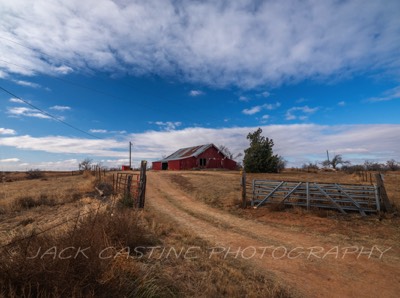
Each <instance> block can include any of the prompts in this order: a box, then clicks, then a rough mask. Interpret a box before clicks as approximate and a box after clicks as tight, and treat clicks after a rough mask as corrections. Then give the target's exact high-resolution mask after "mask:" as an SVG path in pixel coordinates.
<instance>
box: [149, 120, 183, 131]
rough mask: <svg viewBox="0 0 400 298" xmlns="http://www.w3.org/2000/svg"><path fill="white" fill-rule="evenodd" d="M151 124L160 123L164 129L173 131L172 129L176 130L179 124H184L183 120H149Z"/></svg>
mask: <svg viewBox="0 0 400 298" xmlns="http://www.w3.org/2000/svg"><path fill="white" fill-rule="evenodd" d="M149 124H155V125H158V126H159V127H160V128H161V129H162V130H166V131H171V130H175V129H176V128H178V127H179V126H181V125H182V122H179V121H175V122H173V121H166V122H163V121H154V122H152V121H149Z"/></svg>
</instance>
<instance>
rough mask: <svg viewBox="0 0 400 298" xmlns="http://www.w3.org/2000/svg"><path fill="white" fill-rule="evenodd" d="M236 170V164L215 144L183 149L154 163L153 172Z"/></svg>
mask: <svg viewBox="0 0 400 298" xmlns="http://www.w3.org/2000/svg"><path fill="white" fill-rule="evenodd" d="M194 168H203V169H227V170H234V169H236V162H235V161H234V160H232V159H230V158H229V157H228V156H226V155H225V154H224V153H223V152H221V151H220V150H219V149H218V147H217V146H215V145H214V144H206V145H200V146H194V147H189V148H182V149H179V150H178V151H176V152H174V153H172V154H171V155H169V156H167V157H166V158H164V159H162V160H158V161H154V162H153V170H191V169H194Z"/></svg>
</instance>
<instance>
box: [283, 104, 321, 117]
mask: <svg viewBox="0 0 400 298" xmlns="http://www.w3.org/2000/svg"><path fill="white" fill-rule="evenodd" d="M318 109H319V108H318V107H316V108H310V107H309V106H304V107H292V108H290V109H289V110H287V112H286V120H296V119H299V120H307V119H308V116H309V115H310V114H314V113H315V112H316V111H318ZM297 112H300V115H295V114H296V113H297Z"/></svg>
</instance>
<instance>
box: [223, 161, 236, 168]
mask: <svg viewBox="0 0 400 298" xmlns="http://www.w3.org/2000/svg"><path fill="white" fill-rule="evenodd" d="M222 167H223V168H224V169H228V170H236V161H234V160H232V159H229V158H225V159H224V160H223V161H222Z"/></svg>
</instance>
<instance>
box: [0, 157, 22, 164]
mask: <svg viewBox="0 0 400 298" xmlns="http://www.w3.org/2000/svg"><path fill="white" fill-rule="evenodd" d="M19 161H20V159H19V158H5V159H0V162H4V163H5V162H7V163H8V162H19Z"/></svg>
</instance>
